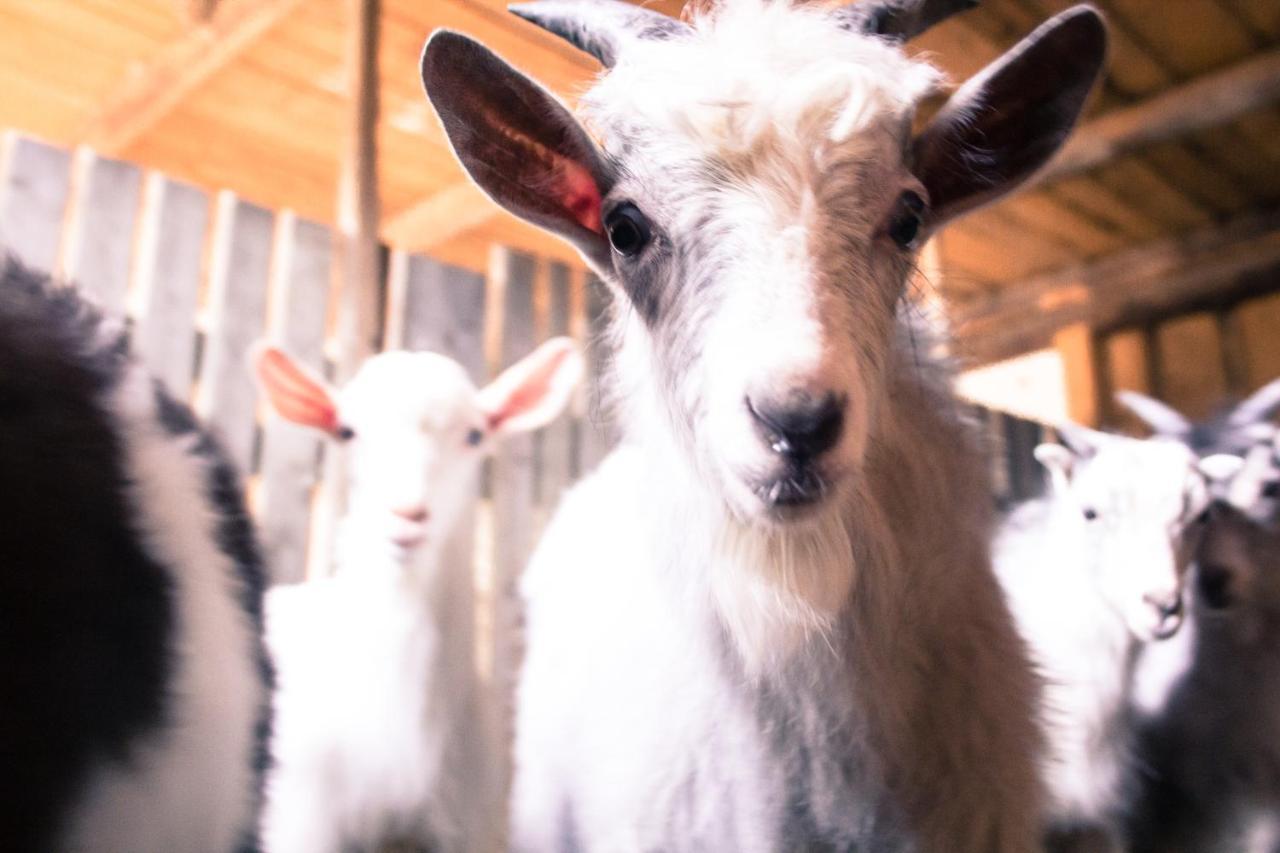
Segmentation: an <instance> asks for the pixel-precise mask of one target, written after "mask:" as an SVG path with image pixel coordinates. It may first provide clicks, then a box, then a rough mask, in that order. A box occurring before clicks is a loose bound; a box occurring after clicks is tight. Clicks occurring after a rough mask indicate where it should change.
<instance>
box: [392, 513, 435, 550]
mask: <svg viewBox="0 0 1280 853" xmlns="http://www.w3.org/2000/svg"><path fill="white" fill-rule="evenodd" d="M397 521H398V523H397V524H396V525H395V527H394V529H393V530H392V531H391V534H390V539H391V544H393V545H395V546H397V547H399V548H403V549H405V550H406V551H408V550H412V549H413V548H417V547H418V546H419V545H421V544H422V543H423V542H425V541H426V540H427V526H426V525H425V524H422V523H419V522H412V521H402V520H397Z"/></svg>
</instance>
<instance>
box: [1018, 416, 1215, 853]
mask: <svg viewBox="0 0 1280 853" xmlns="http://www.w3.org/2000/svg"><path fill="white" fill-rule="evenodd" d="M1092 441H1093V442H1094V444H1095V447H1094V449H1093V451H1092V452H1091V453H1086V454H1085V455H1084V456H1080V455H1078V454H1076V453H1073V452H1072V451H1070V450H1068V449H1067V448H1065V447H1061V446H1058V445H1044V446H1042V447H1041V448H1038V450H1037V456H1038V457H1039V458H1041V459H1042V461H1044V462H1045V463H1046V465H1047V467H1049V468H1050V472H1051V475H1052V476H1051V483H1052V486H1051V492H1050V494H1049V496H1047V497H1046V498H1043V499H1038V500H1033V501H1029V502H1027V503H1026V504H1024V505H1022V506H1021V507H1019V508H1018V509H1017V510H1016V511H1015V512H1014V513H1013V515H1012V516H1011V517H1010V518H1009V519H1008V521H1007V522H1006V523H1005V525H1004V527H1003V529H1002V530H1001V533H1000V535H999V537H998V538H997V540H996V546H995V563H996V568H997V573H998V574H999V576H1000V579H1001V582H1002V584H1003V586H1004V589H1005V592H1006V594H1007V596H1008V598H1009V601H1010V605H1011V607H1012V609H1013V612H1014V615H1015V616H1016V617H1017V619H1018V624H1019V627H1020V629H1021V631H1022V634H1023V636H1024V637H1025V638H1026V639H1027V642H1028V643H1029V644H1030V646H1031V649H1032V652H1033V656H1034V659H1035V661H1036V663H1037V664H1038V666H1039V669H1040V671H1041V675H1042V676H1043V677H1044V680H1045V690H1044V693H1043V696H1042V698H1041V703H1042V717H1043V719H1044V722H1045V727H1046V730H1047V732H1048V734H1049V753H1048V755H1047V756H1046V760H1045V765H1044V773H1045V780H1046V783H1047V787H1048V791H1049V796H1050V803H1049V809H1048V817H1049V822H1050V823H1051V824H1052V825H1054V826H1056V827H1057V828H1059V829H1064V830H1065V829H1069V828H1084V827H1093V828H1096V829H1100V830H1102V831H1104V832H1106V833H1107V834H1108V835H1109V836H1110V838H1111V839H1112V841H1113V842H1115V841H1117V840H1118V838H1119V837H1120V836H1119V834H1118V833H1119V827H1118V823H1117V822H1118V818H1119V816H1120V814H1121V811H1122V809H1123V807H1124V805H1125V802H1126V798H1127V796H1128V795H1129V794H1130V788H1131V785H1132V783H1133V778H1132V773H1133V770H1134V768H1133V766H1132V754H1131V750H1132V739H1133V720H1132V718H1131V709H1130V704H1129V702H1130V699H1129V695H1130V689H1131V678H1132V668H1133V663H1134V660H1135V656H1136V655H1137V653H1138V651H1139V648H1140V646H1141V645H1142V644H1144V643H1146V642H1148V641H1150V640H1152V639H1153V638H1154V633H1155V632H1156V631H1157V630H1159V629H1161V628H1162V627H1163V626H1162V622H1164V621H1165V618H1164V617H1163V616H1162V614H1160V613H1159V611H1157V610H1156V608H1155V606H1154V605H1153V603H1152V601H1153V600H1156V601H1166V602H1168V601H1176V600H1177V599H1178V596H1179V595H1180V594H1181V584H1182V574H1183V565H1182V564H1183V555H1182V553H1181V550H1182V549H1181V543H1182V535H1183V528H1184V526H1185V524H1186V523H1187V522H1188V521H1190V520H1191V518H1192V517H1194V515H1195V513H1197V512H1198V511H1199V510H1200V509H1201V508H1202V507H1203V504H1204V496H1205V490H1204V487H1203V483H1202V482H1201V481H1200V478H1199V475H1198V474H1197V472H1196V465H1197V460H1196V457H1195V455H1194V454H1193V453H1192V452H1191V451H1190V450H1189V449H1188V448H1187V447H1185V446H1184V445H1183V444H1181V443H1180V442H1177V441H1173V440H1167V439H1152V440H1148V441H1139V440H1135V439H1130V438H1124V437H1120V436H1102V435H1096V436H1095V438H1094V439H1092ZM1086 510H1088V511H1090V512H1092V513H1095V514H1096V517H1095V518H1093V519H1092V520H1090V519H1088V518H1086V517H1085V515H1084V512H1085V511H1086ZM1167 628H1169V629H1174V630H1176V628H1177V624H1176V622H1174V623H1171V624H1169V625H1168V626H1167Z"/></svg>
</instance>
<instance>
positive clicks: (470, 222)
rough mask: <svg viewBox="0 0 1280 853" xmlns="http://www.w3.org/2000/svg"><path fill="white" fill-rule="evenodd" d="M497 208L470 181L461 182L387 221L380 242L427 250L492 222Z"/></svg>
mask: <svg viewBox="0 0 1280 853" xmlns="http://www.w3.org/2000/svg"><path fill="white" fill-rule="evenodd" d="M497 213H498V207H497V205H495V204H494V203H493V202H492V201H490V200H489V198H488V196H486V195H485V194H484V193H483V192H481V191H480V189H479V188H478V187H477V186H476V185H475V184H473V183H471V181H467V180H462V181H459V182H458V183H456V184H453V185H452V186H448V187H445V188H444V189H443V190H440V191H439V192H437V193H435V194H434V195H431V196H428V197H427V198H425V199H423V200H422V201H420V202H418V203H417V204H415V205H413V206H412V207H410V208H409V209H408V210H405V211H402V212H401V213H398V214H396V215H395V216H393V217H391V218H389V219H388V220H387V221H386V222H385V223H383V226H382V239H384V240H386V241H387V243H389V244H390V245H392V246H397V247H399V246H411V247H413V248H414V249H416V250H417V251H428V250H430V249H432V248H433V247H435V246H439V245H440V244H441V243H447V242H448V241H449V240H451V239H453V238H454V237H457V236H458V235H459V234H464V233H466V232H467V231H470V230H471V229H472V228H475V227H477V226H480V225H483V224H485V223H486V222H488V221H489V220H491V219H493V217H494V216H495V215H497Z"/></svg>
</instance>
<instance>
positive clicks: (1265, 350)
mask: <svg viewBox="0 0 1280 853" xmlns="http://www.w3.org/2000/svg"><path fill="white" fill-rule="evenodd" d="M1234 314H1235V318H1234V319H1235V327H1236V329H1237V330H1238V331H1239V335H1240V342H1241V345H1242V349H1243V353H1244V362H1245V382H1246V385H1247V387H1246V388H1244V389H1243V390H1244V391H1245V392H1246V393H1247V392H1250V391H1253V390H1256V389H1258V388H1260V387H1262V386H1263V385H1265V384H1267V383H1268V382H1270V381H1271V380H1272V379H1275V378H1276V377H1277V376H1280V334H1277V330H1280V293H1274V294H1271V295H1270V296H1264V297H1261V298H1259V299H1252V300H1249V301H1248V302H1245V303H1244V304H1243V305H1241V306H1240V307H1239V308H1237V309H1236V311H1235V312H1234Z"/></svg>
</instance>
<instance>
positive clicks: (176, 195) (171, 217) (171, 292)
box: [104, 179, 209, 400]
mask: <svg viewBox="0 0 1280 853" xmlns="http://www.w3.org/2000/svg"><path fill="white" fill-rule="evenodd" d="M157 180H159V184H158V186H157V187H156V188H155V191H154V192H152V193H149V194H148V198H147V205H148V207H147V209H145V210H144V211H143V218H144V219H145V220H148V226H147V227H151V228H154V229H155V230H154V239H149V240H146V241H143V242H142V244H141V245H143V246H144V248H143V249H142V251H144V252H146V253H147V256H144V257H140V258H139V259H138V273H139V282H138V292H137V294H136V297H137V298H136V304H137V311H138V316H137V318H136V319H137V322H138V329H137V331H136V332H135V333H134V346H135V347H136V349H137V352H138V354H139V355H140V356H141V358H142V360H143V362H144V363H145V364H146V365H147V367H148V368H150V370H151V371H152V373H153V374H154V375H155V376H156V377H158V378H159V379H160V381H161V382H163V383H164V385H165V387H166V388H168V389H169V393H171V394H173V395H174V396H175V397H177V398H178V399H179V400H189V399H191V383H192V380H193V379H194V376H195V359H196V306H197V302H198V299H199V295H200V276H201V266H202V253H203V251H204V245H205V236H206V234H207V232H208V221H209V197H208V196H207V195H205V194H204V192H202V191H201V190H198V189H196V188H195V187H193V186H189V185H187V184H180V183H177V182H176V181H171V180H168V179H157ZM104 226H105V223H104Z"/></svg>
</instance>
